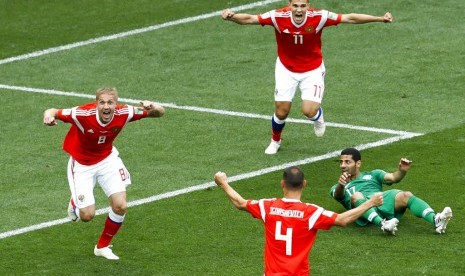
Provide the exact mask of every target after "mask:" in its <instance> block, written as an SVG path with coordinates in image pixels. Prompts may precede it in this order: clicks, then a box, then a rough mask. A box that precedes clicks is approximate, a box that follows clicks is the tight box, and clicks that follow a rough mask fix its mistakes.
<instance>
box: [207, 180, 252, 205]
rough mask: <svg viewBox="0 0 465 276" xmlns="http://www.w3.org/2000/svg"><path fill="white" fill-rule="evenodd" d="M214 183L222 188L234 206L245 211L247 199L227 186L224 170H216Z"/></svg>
mask: <svg viewBox="0 0 465 276" xmlns="http://www.w3.org/2000/svg"><path fill="white" fill-rule="evenodd" d="M215 183H216V185H218V186H219V187H220V188H221V189H223V191H224V192H225V193H226V195H227V196H228V198H229V200H230V201H231V203H232V204H233V205H234V207H236V208H237V209H239V210H242V211H247V200H245V199H244V198H242V196H241V195H240V194H239V193H238V192H236V191H235V190H234V189H233V188H232V187H231V186H229V183H228V177H227V176H226V174H225V173H224V172H217V173H216V174H215Z"/></svg>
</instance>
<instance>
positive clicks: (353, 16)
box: [341, 12, 393, 24]
mask: <svg viewBox="0 0 465 276" xmlns="http://www.w3.org/2000/svg"><path fill="white" fill-rule="evenodd" d="M392 21H393V18H392V14H391V13H390V12H387V13H385V14H384V16H373V15H368V14H359V13H349V14H343V15H342V17H341V22H342V23H350V24H365V23H372V22H384V23H392Z"/></svg>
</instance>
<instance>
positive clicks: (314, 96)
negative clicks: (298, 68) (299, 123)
mask: <svg viewBox="0 0 465 276" xmlns="http://www.w3.org/2000/svg"><path fill="white" fill-rule="evenodd" d="M325 74H326V69H325V64H324V63H323V62H322V63H321V65H320V67H318V68H316V69H315V70H312V71H309V72H305V73H294V72H291V71H289V70H288V69H287V68H286V67H284V65H283V64H282V63H281V61H280V60H279V58H277V59H276V67H275V85H276V86H275V91H274V100H275V101H276V102H292V100H293V99H294V96H295V92H296V91H297V87H299V88H300V92H301V98H302V100H308V101H312V102H317V103H320V104H321V101H322V99H323V94H324V92H325Z"/></svg>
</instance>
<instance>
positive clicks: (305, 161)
mask: <svg viewBox="0 0 465 276" xmlns="http://www.w3.org/2000/svg"><path fill="white" fill-rule="evenodd" d="M416 136H418V135H416ZM412 137H415V136H412V135H405V136H396V137H391V138H388V139H383V140H380V141H376V142H373V143H367V144H361V145H358V146H356V148H357V149H359V150H363V149H369V148H374V147H379V146H383V145H387V144H391V143H394V142H397V141H399V140H403V139H409V138H412ZM341 150H342V149H341ZM341 150H336V151H333V152H328V153H326V154H323V155H319V156H313V157H309V158H306V159H302V160H297V161H293V162H288V163H283V164H281V165H276V166H272V167H268V168H264V169H260V170H257V171H252V172H248V173H244V174H239V175H234V176H230V177H228V180H229V182H231V183H232V182H236V181H239V180H244V179H249V178H253V177H257V176H261V175H264V174H267V173H271V172H275V171H280V170H284V169H285V168H287V167H290V166H301V165H306V164H311V163H315V162H318V161H322V160H325V159H329V158H333V157H337V156H338V155H339V154H340V152H341ZM215 186H216V184H215V182H214V181H210V182H206V183H202V184H199V185H195V186H190V187H187V188H183V189H179V190H175V191H171V192H167V193H163V194H158V195H154V196H151V197H147V198H142V199H138V200H134V201H131V202H128V207H134V206H139V205H142V204H147V203H152V202H155V201H159V200H162V199H166V198H171V197H175V196H179V195H183V194H188V193H191V192H195V191H200V190H205V189H207V188H211V187H215ZM109 210H110V208H109V207H107V208H101V209H98V210H97V211H96V215H97V216H98V215H102V214H106V213H108V211H109ZM67 222H70V219H69V218H62V219H57V220H52V221H48V222H43V223H39V224H35V225H31V226H27V227H23V228H19V229H16V230H11V231H7V232H3V233H0V240H1V239H5V238H9V237H12V236H16V235H20V234H24V233H27V232H32V231H36V230H40V229H43V228H48V227H52V226H55V225H61V224H65V223H67Z"/></svg>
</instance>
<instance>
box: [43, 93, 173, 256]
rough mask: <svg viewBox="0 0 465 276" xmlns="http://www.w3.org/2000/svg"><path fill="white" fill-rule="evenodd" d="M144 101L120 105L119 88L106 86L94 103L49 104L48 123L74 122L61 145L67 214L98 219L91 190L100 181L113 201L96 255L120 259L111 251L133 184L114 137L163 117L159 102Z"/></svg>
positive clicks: (76, 218) (45, 116)
mask: <svg viewBox="0 0 465 276" xmlns="http://www.w3.org/2000/svg"><path fill="white" fill-rule="evenodd" d="M140 103H141V106H140V107H134V106H131V105H123V104H119V103H118V92H117V90H116V89H115V88H102V89H99V90H98V91H97V93H96V101H95V102H93V103H88V104H84V105H81V106H76V107H73V108H68V109H56V108H50V109H47V110H46V111H45V112H44V118H43V122H44V124H46V125H49V126H55V125H57V122H56V119H58V120H60V121H63V122H65V123H70V124H71V128H70V129H69V131H68V134H67V135H66V137H65V140H64V143H63V149H64V150H65V151H66V152H67V153H69V155H70V158H69V162H68V182H69V187H70V190H71V199H70V202H69V205H68V217H69V218H70V219H71V220H72V221H77V220H79V219H80V220H82V221H85V222H87V221H90V220H92V219H93V218H94V216H95V198H94V193H93V189H94V186H95V184H96V183H97V182H98V183H99V185H100V186H101V188H102V189H103V191H104V192H105V194H106V196H107V197H108V199H109V202H110V206H111V208H110V211H109V214H108V217H107V219H106V221H105V226H104V229H103V232H102V235H101V236H100V239H99V240H98V242H97V245H96V246H95V248H94V254H95V255H96V256H102V257H105V258H107V259H110V260H117V259H119V257H118V256H116V255H115V254H114V253H113V252H112V250H111V248H110V242H111V240H112V238H113V236H114V235H116V233H117V232H118V230H119V228H120V227H121V225H122V223H123V220H124V217H125V214H126V209H127V203H126V186H127V185H129V184H131V178H130V175H129V172H128V171H127V169H126V167H125V166H124V164H123V161H122V160H121V159H120V158H119V156H118V154H119V153H118V150H117V149H116V148H115V147H114V146H113V141H114V140H115V138H116V136H118V134H119V133H120V132H121V130H122V129H123V127H124V126H125V125H126V124H127V123H129V122H133V121H137V120H140V119H143V118H146V117H161V116H163V115H164V113H165V110H164V108H163V107H162V106H161V105H158V104H155V103H153V102H150V101H141V102H140Z"/></svg>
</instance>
